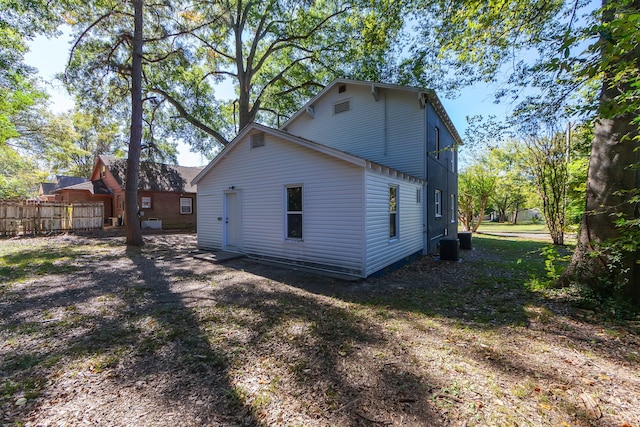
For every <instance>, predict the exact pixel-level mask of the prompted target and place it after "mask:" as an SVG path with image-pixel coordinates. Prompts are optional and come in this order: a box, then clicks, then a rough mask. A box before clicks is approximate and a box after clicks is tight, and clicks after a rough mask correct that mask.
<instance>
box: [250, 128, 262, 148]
mask: <svg viewBox="0 0 640 427" xmlns="http://www.w3.org/2000/svg"><path fill="white" fill-rule="evenodd" d="M264 146H265V141H264V132H256V133H252V134H251V136H250V137H249V148H250V149H252V150H254V149H256V148H261V147H264Z"/></svg>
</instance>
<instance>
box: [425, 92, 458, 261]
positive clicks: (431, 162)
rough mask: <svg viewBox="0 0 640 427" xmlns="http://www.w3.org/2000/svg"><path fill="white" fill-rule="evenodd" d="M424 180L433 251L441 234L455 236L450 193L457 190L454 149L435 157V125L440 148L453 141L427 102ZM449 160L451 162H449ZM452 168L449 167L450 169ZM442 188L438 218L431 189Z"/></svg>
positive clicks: (429, 246)
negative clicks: (425, 169) (426, 182)
mask: <svg viewBox="0 0 640 427" xmlns="http://www.w3.org/2000/svg"><path fill="white" fill-rule="evenodd" d="M426 113H427V126H426V132H427V137H428V138H427V152H428V155H427V181H428V183H429V185H428V189H427V194H426V198H425V200H426V201H427V210H426V215H427V218H426V221H427V224H428V236H429V241H428V242H427V246H428V249H427V250H428V251H429V252H430V253H437V252H438V251H439V242H440V239H442V238H444V237H456V236H457V232H458V231H457V230H458V224H457V218H456V222H455V223H452V222H451V217H450V209H451V194H454V195H455V196H456V200H457V193H458V174H457V152H456V151H451V150H444V151H441V153H440V156H439V158H438V156H436V153H435V150H436V142H435V138H434V135H435V128H436V126H437V127H438V129H439V131H440V147H441V149H442V148H446V147H451V146H453V145H454V144H455V141H454V139H453V136H452V135H451V133H450V132H449V131H448V129H447V128H446V125H445V124H444V123H443V122H442V120H441V118H440V117H439V116H438V114H437V113H436V111H435V110H434V108H433V106H432V105H431V104H430V103H427V108H426ZM452 160H453V163H452ZM452 168H453V169H452ZM436 189H438V190H441V191H442V217H436V216H435V207H434V204H435V190H436Z"/></svg>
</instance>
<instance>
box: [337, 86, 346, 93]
mask: <svg viewBox="0 0 640 427" xmlns="http://www.w3.org/2000/svg"><path fill="white" fill-rule="evenodd" d="M346 91H347V85H345V84H340V85H338V93H343V92H346Z"/></svg>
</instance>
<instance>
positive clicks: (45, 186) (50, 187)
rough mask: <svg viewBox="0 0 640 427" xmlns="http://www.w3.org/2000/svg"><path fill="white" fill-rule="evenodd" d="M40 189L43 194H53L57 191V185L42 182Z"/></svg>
mask: <svg viewBox="0 0 640 427" xmlns="http://www.w3.org/2000/svg"><path fill="white" fill-rule="evenodd" d="M40 188H41V189H42V194H43V195H47V194H53V192H54V191H56V185H55V184H54V183H53V182H41V183H40Z"/></svg>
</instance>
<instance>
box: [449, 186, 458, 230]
mask: <svg viewBox="0 0 640 427" xmlns="http://www.w3.org/2000/svg"><path fill="white" fill-rule="evenodd" d="M450 199H451V200H450V203H451V207H450V209H451V224H455V223H456V219H457V215H456V195H455V194H453V193H451V197H450Z"/></svg>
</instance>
